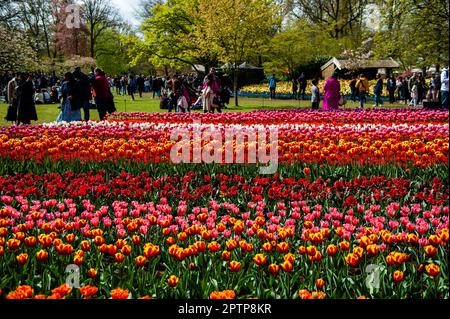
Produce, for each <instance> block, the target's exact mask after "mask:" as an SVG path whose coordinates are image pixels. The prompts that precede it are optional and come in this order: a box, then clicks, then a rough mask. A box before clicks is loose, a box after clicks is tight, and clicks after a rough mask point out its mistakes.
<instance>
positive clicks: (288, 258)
mask: <svg viewBox="0 0 450 319" xmlns="http://www.w3.org/2000/svg"><path fill="white" fill-rule="evenodd" d="M283 260H285V261H289V262H290V263H294V261H295V255H294V254H290V253H289V254H286V255H285V256H284V257H283Z"/></svg>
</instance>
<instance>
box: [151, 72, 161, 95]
mask: <svg viewBox="0 0 450 319" xmlns="http://www.w3.org/2000/svg"><path fill="white" fill-rule="evenodd" d="M152 92H153V98H155V96H158V97H161V86H160V80H159V79H158V78H157V77H154V78H153V79H152Z"/></svg>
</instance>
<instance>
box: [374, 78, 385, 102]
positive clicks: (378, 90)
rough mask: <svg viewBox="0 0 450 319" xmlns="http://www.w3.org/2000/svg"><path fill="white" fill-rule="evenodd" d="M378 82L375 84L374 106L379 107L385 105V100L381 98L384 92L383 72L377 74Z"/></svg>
mask: <svg viewBox="0 0 450 319" xmlns="http://www.w3.org/2000/svg"><path fill="white" fill-rule="evenodd" d="M376 78H377V83H376V84H375V87H374V90H373V93H374V94H375V105H374V107H378V106H380V105H383V101H382V100H381V95H382V94H383V85H384V84H383V79H382V78H381V74H377V76H376Z"/></svg>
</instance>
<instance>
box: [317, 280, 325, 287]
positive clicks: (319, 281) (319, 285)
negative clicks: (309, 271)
mask: <svg viewBox="0 0 450 319" xmlns="http://www.w3.org/2000/svg"><path fill="white" fill-rule="evenodd" d="M324 286H325V280H323V279H322V278H319V279H317V280H316V288H317V289H319V290H321V289H322V288H323V287H324Z"/></svg>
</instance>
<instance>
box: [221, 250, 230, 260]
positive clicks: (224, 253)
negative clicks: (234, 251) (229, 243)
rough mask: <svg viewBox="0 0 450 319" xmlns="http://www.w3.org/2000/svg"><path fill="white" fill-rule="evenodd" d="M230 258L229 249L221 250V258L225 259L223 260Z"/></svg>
mask: <svg viewBox="0 0 450 319" xmlns="http://www.w3.org/2000/svg"><path fill="white" fill-rule="evenodd" d="M230 258H231V253H230V252H229V251H227V250H224V251H223V252H222V259H223V260H225V261H229V260H230Z"/></svg>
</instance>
